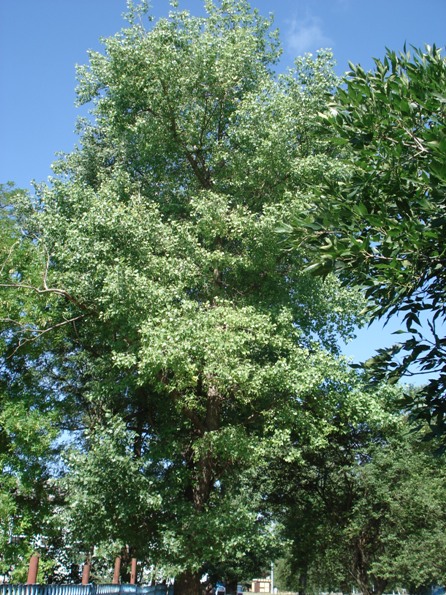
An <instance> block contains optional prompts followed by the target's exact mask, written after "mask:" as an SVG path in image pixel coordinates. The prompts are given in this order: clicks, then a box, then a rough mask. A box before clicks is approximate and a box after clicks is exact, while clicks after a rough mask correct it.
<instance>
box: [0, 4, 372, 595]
mask: <svg viewBox="0 0 446 595" xmlns="http://www.w3.org/2000/svg"><path fill="white" fill-rule="evenodd" d="M205 5H206V9H207V13H208V16H207V17H206V18H195V17H191V16H190V15H189V14H188V13H187V12H173V13H171V15H170V16H169V18H168V19H161V20H160V21H158V22H157V23H156V24H154V25H153V26H152V27H151V29H150V30H149V31H146V30H145V29H144V28H143V27H142V25H141V24H139V21H138V24H133V25H131V26H130V27H129V28H127V29H124V30H123V31H122V32H121V33H119V34H118V35H116V36H114V37H112V38H110V39H108V40H106V41H105V53H104V54H103V55H102V54H99V53H94V52H93V53H91V54H90V65H89V66H88V67H85V68H81V69H80V71H79V78H80V84H79V91H78V92H79V101H80V102H81V103H88V102H93V116H94V120H91V121H90V120H89V121H85V122H83V123H81V125H80V133H81V145H80V147H79V148H78V149H77V150H76V151H74V152H73V153H72V154H71V155H68V156H66V158H65V159H63V160H61V162H60V163H59V164H58V165H57V169H56V173H57V177H56V178H55V179H54V180H53V181H52V184H51V185H50V186H48V187H44V186H43V187H42V188H40V189H39V191H38V193H37V196H36V198H35V200H34V201H33V202H32V203H31V205H28V206H27V205H26V204H23V205H22V207H21V210H20V209H19V211H20V212H22V213H23V217H24V218H25V219H26V221H25V219H24V221H25V223H24V229H25V231H26V233H27V234H28V235H30V234H31V233H32V234H33V238H34V239H33V242H32V245H33V246H35V248H36V250H37V253H38V254H39V255H40V257H41V263H42V264H41V267H40V270H39V272H40V275H38V276H37V277H36V278H35V279H34V280H33V281H32V282H31V281H29V282H28V281H26V280H25V279H24V278H23V277H22V276H20V275H17V274H16V273H15V269H13V272H12V273H11V274H10V275H9V277H8V280H7V282H5V283H4V289H5V291H8V292H9V294H11V292H12V293H13V294H14V295H16V296H17V298H16V299H19V300H20V299H22V297H21V296H23V295H25V294H26V295H28V294H31V295H33V296H34V297H35V298H39V299H43V298H45V299H46V300H48V302H47V303H46V306H45V308H44V309H43V312H45V318H44V319H43V326H42V325H41V321H40V320H39V319H38V318H36V317H35V316H34V317H33V312H32V306H30V307H29V308H28V309H27V316H29V317H30V320H31V321H32V326H31V327H23V325H22V326H21V327H20V328H17V329H16V328H15V327H14V325H11V324H8V323H7V321H6V322H5V325H6V329H7V330H6V332H7V333H10V334H11V341H13V342H14V341H15V344H17V345H18V344H19V343H20V344H21V345H23V343H24V341H26V342H27V343H26V344H27V345H28V344H30V345H36V349H37V346H38V345H39V343H38V339H42V337H45V339H46V338H48V337H52V336H55V337H56V338H58V340H57V341H55V343H54V345H53V346H52V347H53V348H51V342H49V345H50V347H48V344H47V343H45V345H43V344H42V346H41V348H42V352H40V353H46V354H47V355H46V359H47V360H48V361H51V363H52V369H53V375H52V376H50V377H49V378H50V379H51V382H48V386H47V390H48V392H49V393H51V394H52V395H53V398H54V400H55V401H57V400H58V401H61V402H62V403H63V407H62V410H63V416H62V418H63V419H64V420H65V421H64V423H65V429H66V430H67V432H69V433H70V434H69V435H70V438H71V441H72V446H73V448H72V449H71V455H70V458H69V461H68V464H69V475H68V476H67V480H66V484H65V485H68V486H69V488H70V489H69V490H68V491H67V500H68V506H67V508H66V517H67V518H68V521H69V523H70V526H72V528H73V531H72V536H71V539H72V544H73V546H76V545H77V546H78V547H79V549H80V550H82V549H84V551H88V549H89V548H91V547H92V546H93V545H95V544H96V545H97V541H98V540H102V542H110V541H111V542H112V543H113V544H116V545H117V547H122V545H124V544H126V543H127V544H128V545H129V546H130V548H131V550H132V552H133V553H135V554H136V555H137V556H138V557H143V556H150V558H151V559H152V560H153V561H154V562H155V563H160V564H164V565H165V566H168V565H170V568H171V569H172V572H174V573H176V575H177V581H176V589H177V590H178V591H179V592H180V593H181V592H187V593H194V594H195V593H197V592H198V590H199V579H200V576H201V574H202V573H203V572H204V571H205V569H206V568H209V567H213V568H214V569H215V568H217V567H218V568H226V569H229V568H231V569H233V568H239V569H240V568H242V564H241V563H240V560H241V558H242V557H243V556H244V555H245V553H246V551H248V552H256V553H257V554H259V553H261V554H262V557H264V558H266V559H268V560H269V559H271V558H270V557H271V555H272V553H273V551H274V546H275V536H274V531H273V530H272V528H273V526H274V525H273V523H272V517H271V513H270V510H269V509H268V503H267V501H265V499H264V498H263V497H262V492H261V490H259V487H258V479H259V476H260V477H261V474H262V471H263V470H264V469H265V465H266V462H267V461H269V460H271V459H272V458H273V457H274V456H286V453H287V452H288V450H289V449H288V447H287V445H288V444H289V440H290V431H289V423H290V420H291V419H292V420H293V424H294V426H295V427H296V428H299V433H300V434H301V436H302V439H303V436H305V435H306V433H307V432H313V435H314V436H316V435H317V434H318V433H320V432H324V431H326V428H328V427H330V425H331V424H332V423H333V419H334V416H335V412H337V411H338V410H339V409H340V408H342V407H347V406H348V403H349V402H350V401H349V399H345V396H346V395H349V390H348V389H349V386H350V382H351V380H350V375H349V373H348V372H347V370H346V368H345V364H344V363H343V362H342V361H341V360H340V359H339V357H338V354H339V349H338V345H337V339H338V337H339V336H343V337H347V336H349V335H350V334H351V332H352V330H353V328H354V324H355V323H356V322H357V320H358V318H357V312H358V310H359V304H360V303H361V299H360V297H359V296H357V294H355V293H352V292H350V291H349V290H346V289H342V288H340V287H339V284H338V282H337V281H336V279H335V278H333V277H332V278H330V279H329V280H327V282H325V283H322V282H321V281H320V280H319V279H314V278H311V277H309V276H308V275H305V274H303V272H302V269H303V264H304V253H303V252H302V253H297V254H296V253H295V254H290V253H284V251H283V250H282V246H281V244H280V238H279V237H278V236H277V234H276V233H275V228H276V222H277V221H278V220H281V219H288V218H289V217H290V216H291V213H293V212H295V211H296V210H297V209H299V210H301V209H302V208H304V205H305V203H306V201H307V197H306V190H307V189H308V188H311V186H312V185H314V182H315V180H318V179H320V177H321V176H322V172H325V174H326V175H335V174H336V172H337V164H336V161H335V160H334V159H332V158H331V157H332V154H333V149H332V147H331V146H330V144H329V143H327V142H326V141H325V139H323V138H321V137H320V134H319V130H320V123H319V121H318V116H317V114H318V113H319V112H321V111H323V110H324V109H325V108H326V95H327V91H328V90H329V89H330V88H332V87H333V85H334V84H335V81H336V79H335V77H334V75H333V72H332V63H331V56H330V55H329V54H327V53H324V52H323V53H321V54H320V55H318V56H317V57H316V58H315V59H314V60H313V59H311V58H309V57H307V58H304V59H301V60H298V61H297V62H296V68H295V70H294V71H292V72H290V73H288V74H287V75H285V76H283V77H279V78H277V77H276V76H275V75H274V73H273V72H272V66H273V65H274V64H275V62H276V60H277V58H278V56H279V49H278V43H277V37H276V35H275V34H273V33H270V32H269V28H270V22H269V21H268V20H265V19H263V18H261V17H260V15H259V14H258V13H257V12H255V11H251V9H250V7H249V5H248V3H247V2H245V1H243V0H242V1H235V0H224V1H222V2H220V3H218V4H213V3H212V2H206V3H205ZM30 206H31V207H32V208H31V209H30ZM33 303H34V302H33ZM5 320H6V318H5ZM44 349H46V350H47V351H44ZM17 353H18V352H17ZM340 395H341V396H340ZM341 397H342V398H341ZM352 398H353V397H352ZM313 420H314V423H313ZM113 478H115V479H116V480H117V484H118V486H119V491H120V492H121V491H122V495H123V497H122V500H121V499H119V498H117V495H116V483H115V482H114V481H113ZM99 481H101V482H100V484H99ZM126 502H128V503H129V509H130V510H129V511H128V514H126V510H125V503H126ZM92 510H95V511H97V512H98V514H97V515H96V514H95V515H91V511H92ZM87 518H88V524H87V523H85V519H87ZM135 527H137V529H135ZM252 560H253V564H254V563H255V565H257V566H258V565H259V564H261V563H262V560H261V559H259V558H257V559H256V558H255V556H252ZM245 571H246V572H248V570H247V569H246V566H245Z"/></svg>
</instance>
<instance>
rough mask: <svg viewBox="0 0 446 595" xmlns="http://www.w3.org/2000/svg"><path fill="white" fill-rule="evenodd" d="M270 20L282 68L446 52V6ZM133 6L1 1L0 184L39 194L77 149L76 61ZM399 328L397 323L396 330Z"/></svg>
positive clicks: (265, 4)
mask: <svg viewBox="0 0 446 595" xmlns="http://www.w3.org/2000/svg"><path fill="white" fill-rule="evenodd" d="M151 4H152V14H153V15H154V16H155V17H158V16H165V15H166V14H167V13H168V11H169V9H170V6H169V1H168V0H152V3H151ZM179 4H180V8H184V9H188V10H190V11H191V12H192V13H193V14H202V13H203V2H202V0H180V2H179ZM251 4H252V6H254V7H256V8H258V9H259V10H260V12H261V13H262V14H265V15H267V14H269V13H270V12H273V13H274V15H275V25H276V26H277V27H278V28H279V30H280V34H281V35H280V36H281V40H282V44H283V49H284V53H283V57H282V61H281V64H280V69H281V70H282V69H283V70H285V69H286V68H287V67H288V66H291V65H292V62H293V58H294V57H295V56H297V55H301V54H303V53H305V52H313V53H314V52H316V51H317V49H319V48H321V47H330V48H332V50H333V52H334V55H335V58H336V60H337V71H338V73H339V74H342V73H343V72H345V71H346V70H347V69H348V62H349V61H351V62H353V63H361V64H362V65H363V66H364V67H365V68H366V69H369V68H372V67H373V60H372V57H378V58H380V57H382V56H383V55H384V53H385V48H386V47H389V48H391V49H393V50H401V49H402V47H403V45H404V43H405V42H407V44H408V45H414V46H417V47H419V46H424V45H425V44H426V43H428V44H431V45H432V44H433V43H435V44H437V45H438V46H441V47H443V46H444V45H446V28H445V24H446V0H424V1H423V2H421V1H420V0H276V1H275V2H272V1H270V0H252V2H251ZM125 11H126V0H0V81H1V93H0V131H1V144H0V182H6V181H7V180H12V181H14V182H15V183H16V184H17V185H18V186H20V187H23V188H30V182H31V180H32V179H35V180H36V181H37V182H41V181H45V180H46V179H47V177H48V176H49V175H50V174H51V167H50V166H51V163H52V162H53V161H54V160H55V155H56V153H57V152H58V151H62V152H68V151H70V150H71V149H72V148H73V146H74V144H75V143H76V136H75V134H74V128H75V123H76V118H77V117H78V115H79V110H78V109H76V108H75V106H74V102H75V86H76V77H75V64H85V63H86V62H87V61H88V57H87V50H88V49H95V50H101V47H102V46H101V43H100V38H101V37H108V36H110V35H113V34H114V33H115V32H117V31H118V30H119V29H121V28H122V27H123V26H125V22H124V21H123V19H122V14H123V13H124V12H125ZM397 327H398V325H397V324H396V323H394V324H393V325H392V326H391V327H390V330H395V328H397ZM390 341H391V339H390V338H389V332H388V330H387V329H386V330H385V331H382V324H379V325H375V326H374V327H373V329H372V331H370V330H369V331H366V332H365V331H362V333H360V337H359V339H358V340H357V341H355V342H354V343H352V344H351V345H350V346H349V347H348V348H347V350H346V352H347V353H348V354H350V355H353V356H355V359H361V358H364V357H369V356H370V355H372V353H373V349H374V348H375V347H378V346H379V345H380V344H382V342H386V343H387V344H388V343H389V342H390Z"/></svg>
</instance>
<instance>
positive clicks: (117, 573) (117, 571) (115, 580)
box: [113, 556, 121, 585]
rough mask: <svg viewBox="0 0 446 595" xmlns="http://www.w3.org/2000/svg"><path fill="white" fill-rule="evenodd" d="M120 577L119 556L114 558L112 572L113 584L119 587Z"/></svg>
mask: <svg viewBox="0 0 446 595" xmlns="http://www.w3.org/2000/svg"><path fill="white" fill-rule="evenodd" d="M120 576H121V556H117V557H116V558H115V570H114V572H113V584H114V585H119V579H120Z"/></svg>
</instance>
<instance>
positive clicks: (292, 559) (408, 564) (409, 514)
mask: <svg viewBox="0 0 446 595" xmlns="http://www.w3.org/2000/svg"><path fill="white" fill-rule="evenodd" d="M381 397H385V400H386V402H387V404H388V405H389V404H391V403H392V402H393V403H395V399H396V398H399V397H398V392H397V391H393V394H392V390H391V389H389V388H386V389H385V390H384V391H383V393H382V394H381ZM388 405H387V406H388ZM376 413H378V410H376ZM443 467H444V465H443V461H442V460H441V459H439V458H435V457H433V456H432V449H431V448H430V446H429V447H428V445H427V443H426V442H425V441H423V440H422V437H421V436H420V435H419V434H414V433H413V432H411V431H410V426H409V425H408V423H407V419H405V418H404V417H401V415H400V414H396V415H392V414H390V415H389V414H387V415H385V414H383V410H382V411H381V412H379V414H378V415H377V416H369V419H368V421H367V422H366V423H364V422H362V423H359V424H357V425H356V426H352V425H350V427H349V428H348V429H347V428H346V427H344V428H343V427H342V425H340V426H339V428H338V431H337V432H333V433H332V434H331V435H330V443H329V444H327V445H326V446H324V447H322V448H321V449H320V450H319V451H318V450H315V449H314V448H313V449H308V450H307V451H303V457H302V459H301V460H299V461H296V462H294V463H292V464H288V465H286V469H285V470H284V469H281V471H280V474H279V477H280V478H281V480H282V479H283V477H285V481H284V483H283V484H282V483H279V494H280V497H279V503H280V505H282V506H283V504H285V510H286V513H285V521H284V524H285V535H286V537H287V538H288V539H289V540H290V541H289V547H288V554H287V556H286V557H285V558H284V559H283V560H282V561H281V564H280V565H279V569H280V570H281V572H282V577H283V579H282V580H283V581H284V585H283V586H284V587H287V588H292V589H293V590H298V591H299V592H300V593H305V592H313V591H320V590H324V591H325V590H333V591H342V592H347V591H351V590H352V588H357V589H360V590H361V592H363V593H370V594H372V593H375V594H381V593H383V592H385V591H388V590H391V589H392V590H395V589H400V588H405V589H407V590H408V591H410V592H420V591H423V589H428V588H429V587H430V585H432V584H442V583H443V582H444V573H445V567H444V565H443V564H442V562H441V560H442V559H443V558H442V553H441V552H442V551H443V550H444V547H445V545H446V542H445V540H444V537H443V536H444V529H445V523H446V519H445V515H444V513H443V509H444V496H443V490H442V489H441V485H442V483H443V481H444V478H443V475H444V469H443ZM284 471H285V472H286V473H284ZM282 494H283V495H282ZM279 580H280V574H279Z"/></svg>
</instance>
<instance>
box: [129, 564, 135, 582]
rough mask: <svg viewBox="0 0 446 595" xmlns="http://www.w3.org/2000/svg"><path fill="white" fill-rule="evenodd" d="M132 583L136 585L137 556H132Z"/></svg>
mask: <svg viewBox="0 0 446 595" xmlns="http://www.w3.org/2000/svg"><path fill="white" fill-rule="evenodd" d="M130 584H131V585H136V558H132V566H131V570H130Z"/></svg>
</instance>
